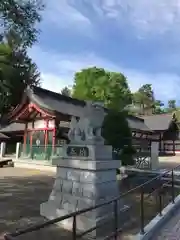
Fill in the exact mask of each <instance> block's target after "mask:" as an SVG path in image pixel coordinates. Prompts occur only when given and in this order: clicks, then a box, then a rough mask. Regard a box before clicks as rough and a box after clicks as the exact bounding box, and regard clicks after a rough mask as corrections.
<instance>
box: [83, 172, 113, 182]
mask: <svg viewBox="0 0 180 240" xmlns="http://www.w3.org/2000/svg"><path fill="white" fill-rule="evenodd" d="M115 171H116V170H109V171H98V172H95V171H81V175H80V182H84V183H102V182H107V181H115V180H116V173H115Z"/></svg>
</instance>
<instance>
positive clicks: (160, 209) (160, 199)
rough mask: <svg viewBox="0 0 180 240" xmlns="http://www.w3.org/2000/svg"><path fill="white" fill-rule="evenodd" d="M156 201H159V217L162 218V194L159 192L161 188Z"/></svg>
mask: <svg viewBox="0 0 180 240" xmlns="http://www.w3.org/2000/svg"><path fill="white" fill-rule="evenodd" d="M158 199H159V216H162V192H161V188H160V189H159V191H158Z"/></svg>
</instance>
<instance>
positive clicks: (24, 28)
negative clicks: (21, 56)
mask: <svg viewBox="0 0 180 240" xmlns="http://www.w3.org/2000/svg"><path fill="white" fill-rule="evenodd" d="M43 9H44V5H43V4H42V1H41V0H3V1H0V19H1V27H2V32H1V35H2V36H3V37H4V36H5V35H6V33H7V32H9V30H12V31H13V32H14V34H16V36H18V38H19V44H21V47H31V46H32V44H33V43H34V42H36V40H37V34H38V30H37V28H36V27H37V23H39V22H40V20H41V15H40V13H41V11H42V10H43Z"/></svg>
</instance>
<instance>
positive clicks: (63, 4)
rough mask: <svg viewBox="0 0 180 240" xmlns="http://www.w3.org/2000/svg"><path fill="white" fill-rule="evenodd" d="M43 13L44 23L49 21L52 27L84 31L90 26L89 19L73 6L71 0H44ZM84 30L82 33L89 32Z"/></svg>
mask: <svg viewBox="0 0 180 240" xmlns="http://www.w3.org/2000/svg"><path fill="white" fill-rule="evenodd" d="M46 1H47V2H46V8H45V11H44V15H43V21H44V23H45V24H46V23H50V25H52V24H53V25H52V27H53V28H55V27H56V28H61V29H62V28H64V29H67V28H70V29H72V30H75V31H84V30H87V29H89V31H90V30H91V28H92V25H91V21H90V19H89V18H88V17H87V16H85V15H84V14H82V13H81V12H80V11H79V10H78V9H76V8H75V7H74V6H73V4H72V3H73V1H71V0H51V1H49V0H46ZM89 31H84V34H89Z"/></svg>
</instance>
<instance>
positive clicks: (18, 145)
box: [16, 142, 21, 159]
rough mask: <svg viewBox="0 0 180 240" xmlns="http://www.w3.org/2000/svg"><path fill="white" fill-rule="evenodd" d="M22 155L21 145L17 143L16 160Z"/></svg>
mask: <svg viewBox="0 0 180 240" xmlns="http://www.w3.org/2000/svg"><path fill="white" fill-rule="evenodd" d="M20 154H21V143H20V142H18V143H16V159H18V158H19V157H20Z"/></svg>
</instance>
